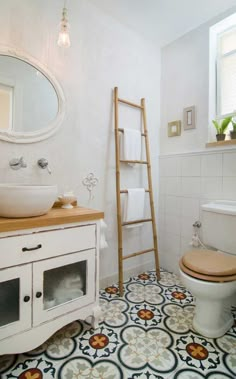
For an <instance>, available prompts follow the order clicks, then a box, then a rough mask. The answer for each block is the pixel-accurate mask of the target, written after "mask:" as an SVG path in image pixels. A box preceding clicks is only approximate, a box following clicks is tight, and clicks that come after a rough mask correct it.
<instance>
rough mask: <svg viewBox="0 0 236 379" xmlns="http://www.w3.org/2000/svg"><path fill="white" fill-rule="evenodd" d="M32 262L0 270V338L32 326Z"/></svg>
mask: <svg viewBox="0 0 236 379" xmlns="http://www.w3.org/2000/svg"><path fill="white" fill-rule="evenodd" d="M31 277H32V269H31V264H28V265H23V266H19V267H12V268H7V269H4V270H0V339H2V338H6V337H9V336H12V335H13V334H16V333H18V332H21V331H24V330H27V329H30V327H31V306H32V301H31V289H32V287H31Z"/></svg>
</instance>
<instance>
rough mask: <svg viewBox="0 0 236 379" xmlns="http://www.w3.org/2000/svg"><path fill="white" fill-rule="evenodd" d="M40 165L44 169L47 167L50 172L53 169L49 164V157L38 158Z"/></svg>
mask: <svg viewBox="0 0 236 379" xmlns="http://www.w3.org/2000/svg"><path fill="white" fill-rule="evenodd" d="M38 166H39V167H40V168H42V169H43V170H44V169H45V168H46V169H47V171H48V173H49V174H51V173H52V171H51V170H50V168H49V166H48V160H47V159H45V158H40V159H39V160H38Z"/></svg>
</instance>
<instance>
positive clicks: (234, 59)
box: [209, 13, 236, 140]
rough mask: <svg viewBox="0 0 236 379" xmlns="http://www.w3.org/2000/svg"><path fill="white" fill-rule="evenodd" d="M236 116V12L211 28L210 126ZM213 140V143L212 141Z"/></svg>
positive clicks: (212, 128) (213, 131)
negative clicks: (214, 122)
mask: <svg viewBox="0 0 236 379" xmlns="http://www.w3.org/2000/svg"><path fill="white" fill-rule="evenodd" d="M234 115H236V13H235V14H233V15H231V16H229V17H227V18H225V19H224V20H222V21H221V22H219V23H217V24H215V25H213V26H212V27H211V28H210V56H209V124H210V125H211V132H212V133H211V134H212V136H213V133H214V134H215V130H214V127H212V120H213V119H223V118H225V117H227V116H234ZM212 136H210V139H211V140H212V139H213V138H211V137H212Z"/></svg>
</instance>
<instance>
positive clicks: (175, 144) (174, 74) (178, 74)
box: [160, 7, 236, 154]
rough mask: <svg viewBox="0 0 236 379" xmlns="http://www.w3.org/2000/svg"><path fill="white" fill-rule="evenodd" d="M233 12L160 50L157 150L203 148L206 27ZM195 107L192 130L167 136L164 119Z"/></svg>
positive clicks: (205, 136) (205, 133)
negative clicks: (158, 146) (159, 108)
mask: <svg viewBox="0 0 236 379" xmlns="http://www.w3.org/2000/svg"><path fill="white" fill-rule="evenodd" d="M233 12H236V7H234V8H232V9H231V11H230V12H226V13H224V14H223V15H220V16H218V17H217V18H214V19H213V20H211V21H209V22H208V23H206V24H203V25H201V26H200V27H199V28H197V29H195V30H193V31H191V32H190V33H187V34H185V35H184V36H183V37H181V38H179V39H177V40H176V41H174V42H173V43H171V44H169V45H167V46H166V47H164V48H163V49H162V56H161V72H162V74H161V110H162V112H161V133H160V135H161V140H160V152H161V154H166V153H171V154H172V153H178V152H181V153H182V152H192V151H197V150H202V149H205V144H206V142H208V125H209V121H208V86H209V27H210V26H212V25H214V24H215V23H216V22H218V21H220V20H222V19H223V18H225V17H227V16H228V15H229V14H231V13H233ZM192 105H195V106H196V129H192V130H183V129H182V132H181V136H180V137H173V138H172V137H171V138H170V137H168V135H167V125H168V122H170V121H174V120H182V119H183V109H184V108H186V107H189V106H192Z"/></svg>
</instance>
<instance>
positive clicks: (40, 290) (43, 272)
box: [33, 249, 95, 326]
mask: <svg viewBox="0 0 236 379" xmlns="http://www.w3.org/2000/svg"><path fill="white" fill-rule="evenodd" d="M33 294H34V295H33V296H34V301H33V324H34V326H35V325H39V324H41V323H42V322H45V321H48V320H51V319H53V318H55V317H59V316H61V315H63V314H65V313H68V312H71V311H74V310H76V309H79V308H82V307H84V306H86V305H88V304H91V303H92V302H93V301H94V299H95V249H92V250H86V251H83V252H79V253H78V252H77V253H73V254H67V255H64V256H61V257H58V258H52V259H47V260H44V261H41V262H36V263H34V264H33Z"/></svg>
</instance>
